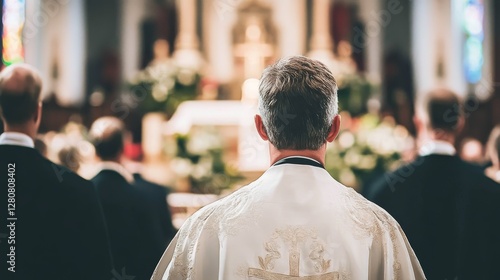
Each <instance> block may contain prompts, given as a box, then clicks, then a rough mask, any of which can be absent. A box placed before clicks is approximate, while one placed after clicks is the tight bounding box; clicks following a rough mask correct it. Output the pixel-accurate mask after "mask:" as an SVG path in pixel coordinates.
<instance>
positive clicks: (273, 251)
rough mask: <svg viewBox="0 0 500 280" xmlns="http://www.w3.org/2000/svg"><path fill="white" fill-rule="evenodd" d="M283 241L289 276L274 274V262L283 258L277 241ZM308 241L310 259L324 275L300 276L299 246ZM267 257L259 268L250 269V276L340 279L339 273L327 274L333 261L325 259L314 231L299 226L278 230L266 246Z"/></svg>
mask: <svg viewBox="0 0 500 280" xmlns="http://www.w3.org/2000/svg"><path fill="white" fill-rule="evenodd" d="M278 239H281V240H282V241H284V243H285V244H286V245H287V247H288V263H289V270H290V272H289V274H288V275H285V274H281V273H276V272H272V271H271V270H272V269H273V268H274V261H275V260H276V259H279V258H280V257H281V253H280V252H279V249H280V248H279V246H278V244H277V240H278ZM307 239H311V240H312V245H311V247H312V248H311V253H310V254H309V258H310V259H311V261H313V262H314V264H315V266H314V268H315V270H316V272H319V273H322V274H319V275H311V276H300V271H299V268H300V250H299V245H300V244H302V243H304V242H305V241H306V240H307ZM264 247H265V249H266V252H268V253H267V255H266V256H265V257H264V258H263V257H260V256H259V265H260V269H258V268H249V269H248V276H250V277H255V278H258V279H264V280H283V279H290V280H291V279H308V280H330V279H340V273H338V272H328V273H327V272H326V271H327V270H328V269H329V268H330V266H331V260H328V261H326V260H325V259H324V258H323V254H324V246H323V244H321V243H320V242H319V241H318V240H317V236H316V233H315V231H314V230H312V229H306V228H303V227H297V226H288V227H286V228H284V229H277V230H276V231H275V233H274V234H273V236H272V237H271V241H269V242H266V243H265V244H264Z"/></svg>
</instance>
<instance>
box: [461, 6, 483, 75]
mask: <svg viewBox="0 0 500 280" xmlns="http://www.w3.org/2000/svg"><path fill="white" fill-rule="evenodd" d="M463 1H464V5H463V29H464V33H465V45H464V70H465V78H466V79H467V81H468V82H469V83H471V84H475V83H477V82H479V81H480V80H481V77H482V70H483V62H484V51H483V39H484V3H483V0H463Z"/></svg>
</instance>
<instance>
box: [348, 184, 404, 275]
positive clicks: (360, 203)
mask: <svg viewBox="0 0 500 280" xmlns="http://www.w3.org/2000/svg"><path fill="white" fill-rule="evenodd" d="M345 205H346V207H347V210H348V211H349V212H350V213H351V215H350V217H356V218H355V219H353V221H354V223H355V224H356V226H357V227H358V228H359V229H361V231H356V230H354V232H359V234H361V236H359V237H361V238H365V237H371V238H372V239H373V242H374V243H375V244H376V243H378V242H382V246H383V247H384V248H387V247H388V244H387V238H384V237H383V236H382V235H383V234H384V233H387V232H388V233H389V237H390V242H391V243H392V244H391V245H392V246H391V247H392V254H393V260H394V261H393V264H392V270H393V277H394V279H401V278H400V277H401V264H400V263H399V256H398V254H399V248H398V246H397V244H398V241H397V234H396V231H400V229H399V228H397V227H396V225H397V223H396V222H395V220H394V219H393V218H392V217H391V216H390V215H389V214H387V212H385V211H384V210H382V209H380V208H378V207H377V206H376V205H374V204H373V203H371V202H369V201H368V200H366V199H364V198H363V197H362V196H361V195H360V194H358V193H357V192H356V191H354V190H353V189H348V190H347V191H346V201H345ZM391 222H392V223H391ZM387 253H388V252H387V251H386V250H384V259H386V260H387V259H388V256H387Z"/></svg>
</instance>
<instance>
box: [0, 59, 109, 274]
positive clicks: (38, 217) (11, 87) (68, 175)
mask: <svg viewBox="0 0 500 280" xmlns="http://www.w3.org/2000/svg"><path fill="white" fill-rule="evenodd" d="M41 87H42V82H41V79H40V76H39V75H38V74H37V72H36V71H35V70H34V69H33V68H31V67H30V66H28V65H25V64H16V65H13V66H9V67H7V68H5V69H4V70H3V71H2V72H1V73H0V108H1V117H2V121H3V123H4V126H5V132H4V133H3V134H2V135H0V166H2V170H1V171H0V182H2V185H1V186H2V197H1V200H0V209H1V211H0V220H1V221H2V223H3V225H2V227H1V229H0V255H1V256H2V261H1V264H0V279H22V280H24V279H51V280H59V279H60V280H67V279H81V280H90V279H103V280H109V279H111V278H112V263H111V255H110V249H109V243H108V240H107V236H106V228H105V223H104V218H103V214H102V211H101V207H100V204H99V200H98V196H97V194H96V192H95V189H94V186H93V185H92V183H91V182H89V181H87V180H84V179H83V178H81V177H79V176H78V175H76V174H74V173H73V172H71V171H69V170H68V169H65V168H64V167H61V166H58V165H56V164H55V163H53V162H51V161H49V160H47V159H46V158H44V157H43V156H42V155H41V154H40V153H39V152H38V151H36V150H35V149H34V141H33V139H35V137H36V133H37V130H38V127H39V124H40V118H41V112H42V102H41V100H40V92H41ZM6 225H10V227H6ZM8 254H10V255H11V256H10V257H8V258H9V259H6V258H7V257H6V256H7V255H8Z"/></svg>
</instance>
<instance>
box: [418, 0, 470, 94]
mask: <svg viewBox="0 0 500 280" xmlns="http://www.w3.org/2000/svg"><path fill="white" fill-rule="evenodd" d="M453 2H455V1H453ZM412 4H413V10H412V11H413V17H412V18H413V23H412V52H413V53H412V56H413V64H414V67H413V68H414V72H415V83H414V84H415V87H416V88H415V89H416V93H417V99H421V97H423V95H424V94H425V93H427V92H428V91H429V90H431V89H433V88H435V87H448V88H450V89H452V90H454V91H455V92H457V93H458V94H461V95H464V94H465V92H466V83H465V78H464V75H463V65H462V61H463V55H462V51H461V45H462V44H463V41H462V39H461V38H462V33H461V32H463V31H462V27H461V12H462V9H461V7H459V6H456V3H455V4H452V3H451V1H434V0H421V1H412Z"/></svg>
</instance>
